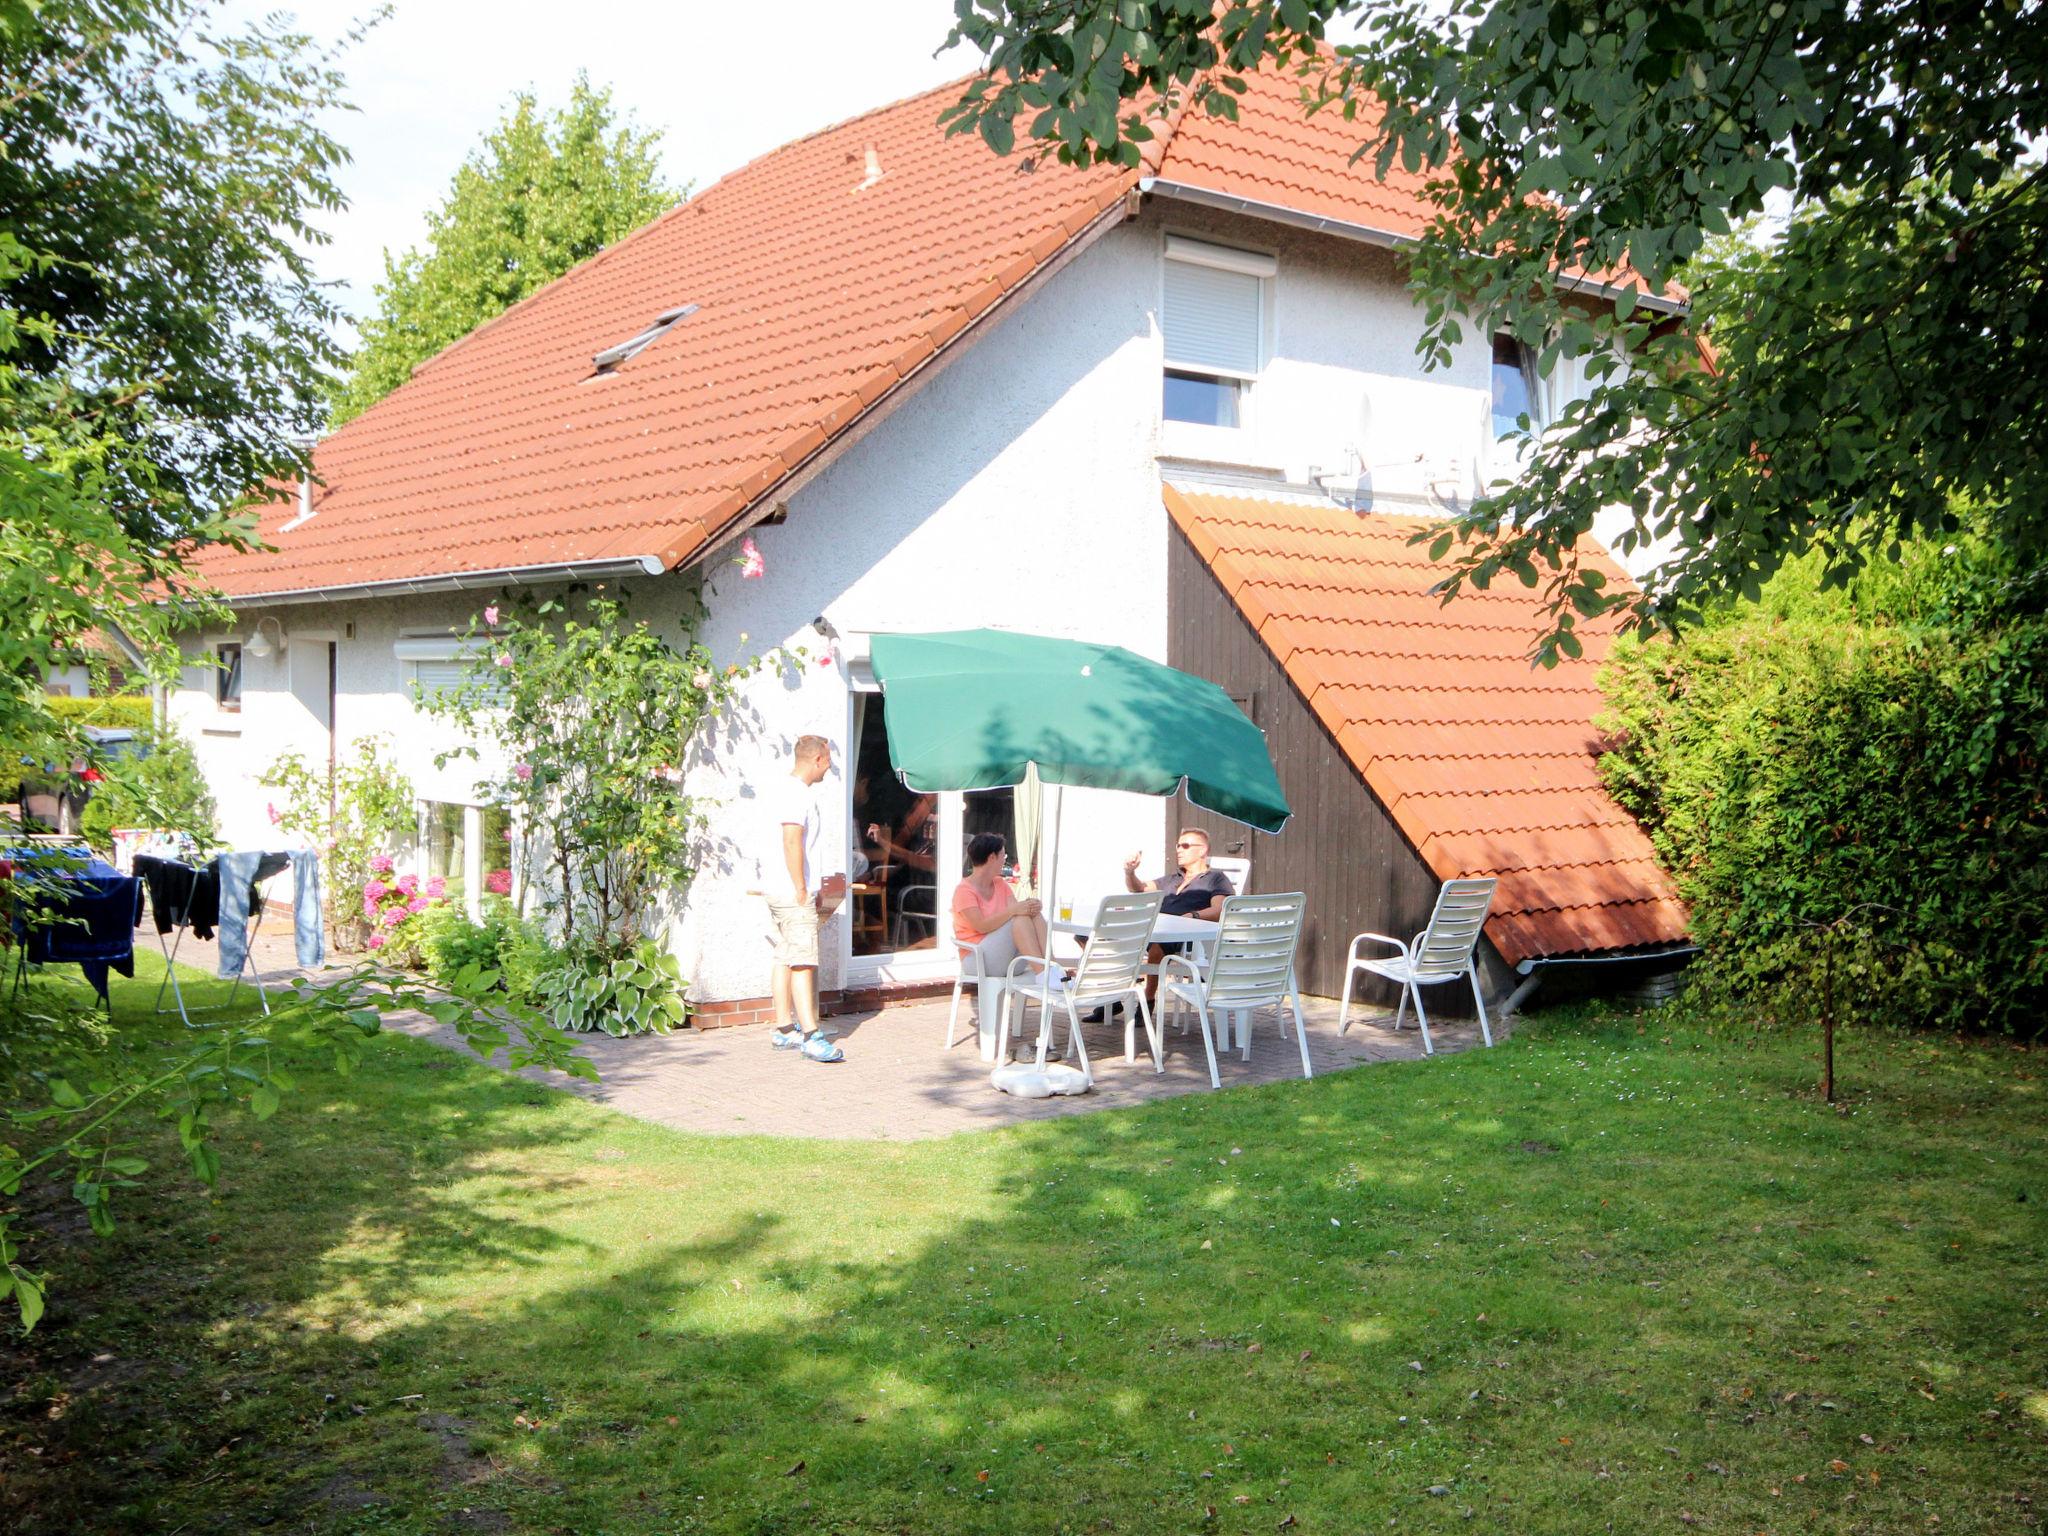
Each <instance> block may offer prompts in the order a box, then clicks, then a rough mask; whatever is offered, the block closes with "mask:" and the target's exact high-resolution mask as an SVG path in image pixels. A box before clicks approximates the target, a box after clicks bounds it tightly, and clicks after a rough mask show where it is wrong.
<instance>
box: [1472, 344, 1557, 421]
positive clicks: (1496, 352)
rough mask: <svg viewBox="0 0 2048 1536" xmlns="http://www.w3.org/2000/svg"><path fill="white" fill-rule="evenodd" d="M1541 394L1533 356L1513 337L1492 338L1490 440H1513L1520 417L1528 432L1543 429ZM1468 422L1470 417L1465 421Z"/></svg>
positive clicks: (1531, 352) (1533, 353) (1532, 353)
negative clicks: (1526, 424)
mask: <svg viewBox="0 0 2048 1536" xmlns="http://www.w3.org/2000/svg"><path fill="white" fill-rule="evenodd" d="M1542 401H1543V392H1542V391H1541V390H1540V389H1539V388H1537V379H1536V354H1535V352H1534V351H1532V350H1531V349H1530V348H1528V347H1526V346H1524V345H1523V344H1522V343H1521V342H1519V341H1517V340H1515V338H1514V337H1512V336H1496V337H1494V338H1493V438H1494V441H1495V442H1499V441H1500V440H1501V439H1502V438H1504V437H1512V436H1513V435H1514V434H1515V432H1516V431H1517V430H1518V427H1519V422H1520V418H1522V417H1524V416H1526V417H1528V418H1529V430H1530V431H1531V432H1541V431H1542V430H1543V406H1542ZM1468 419H1469V418H1468Z"/></svg>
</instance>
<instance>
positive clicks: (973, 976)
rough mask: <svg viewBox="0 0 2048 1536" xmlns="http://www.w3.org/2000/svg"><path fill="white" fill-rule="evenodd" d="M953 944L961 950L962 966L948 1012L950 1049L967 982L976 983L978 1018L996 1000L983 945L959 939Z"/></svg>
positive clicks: (947, 1036) (947, 1032)
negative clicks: (990, 983)
mask: <svg viewBox="0 0 2048 1536" xmlns="http://www.w3.org/2000/svg"><path fill="white" fill-rule="evenodd" d="M953 946H954V948H955V949H957V950H958V951H959V960H960V966H959V969H958V970H957V971H955V972H954V974H953V1006H952V1008H951V1009H950V1010H949V1011H948V1012H947V1014H946V1049H947V1050H949V1051H950V1050H951V1049H953V1040H954V1037H955V1035H956V1034H957V1033H958V1031H959V1027H960V994H961V993H962V992H963V991H964V990H966V987H967V983H968V982H970V981H971V982H973V983H974V1007H975V1015H976V1017H977V1018H979V1017H983V1016H984V1015H983V1013H982V1010H984V1009H986V1008H988V1007H989V1006H990V1005H991V1004H992V1003H993V1002H994V1001H995V1000H994V999H992V998H991V997H990V996H989V987H988V983H989V980H990V977H989V974H988V970H987V968H986V967H985V966H983V965H982V963H981V946H980V945H978V944H962V943H961V942H960V941H959V940H958V939H955V940H954V941H953ZM998 979H1000V978H998Z"/></svg>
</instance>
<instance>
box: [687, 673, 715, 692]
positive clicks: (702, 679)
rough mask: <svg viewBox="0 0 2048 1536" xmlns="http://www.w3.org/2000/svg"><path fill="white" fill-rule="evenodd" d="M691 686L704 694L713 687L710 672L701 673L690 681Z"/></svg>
mask: <svg viewBox="0 0 2048 1536" xmlns="http://www.w3.org/2000/svg"><path fill="white" fill-rule="evenodd" d="M690 685H691V686H692V687H693V688H695V689H696V690H697V691H698V692H699V693H703V692H704V691H706V690H707V689H709V688H710V686H711V674H710V673H709V672H699V673H698V674H697V675H696V676H695V677H693V678H691V679H690Z"/></svg>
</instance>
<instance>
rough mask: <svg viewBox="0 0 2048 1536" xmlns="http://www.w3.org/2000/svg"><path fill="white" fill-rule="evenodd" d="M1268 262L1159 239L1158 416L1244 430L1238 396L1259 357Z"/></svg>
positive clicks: (1262, 354)
mask: <svg viewBox="0 0 2048 1536" xmlns="http://www.w3.org/2000/svg"><path fill="white" fill-rule="evenodd" d="M1275 265H1276V264H1275V262H1274V260H1273V258H1272V257H1270V256H1261V255H1258V254H1257V253H1255V252H1252V251H1236V250H1231V249H1230V248H1229V247H1227V246H1221V245H1206V244H1204V243H1202V242H1201V241H1198V240H1184V239H1182V238H1181V237H1180V236H1178V235H1169V236H1167V238H1166V280H1165V285H1164V293H1163V294H1162V302H1161V310H1160V321H1159V329H1160V332H1161V334H1162V336H1163V337H1164V339H1165V344H1166V377H1165V381H1164V387H1163V391H1162V398H1161V414H1162V415H1163V416H1164V417H1165V419H1166V420H1168V421H1186V422H1193V423H1195V424H1197V425H1199V426H1205V427H1238V426H1242V425H1243V424H1244V402H1245V396H1246V394H1247V392H1248V390H1249V388H1250V385H1251V382H1252V381H1253V380H1254V379H1256V378H1257V377H1258V375H1259V369H1260V367H1261V366H1262V365H1263V364H1264V362H1265V357H1266V307H1267V299H1268V286H1269V284H1270V282H1271V280H1272V276H1273V273H1274V270H1275Z"/></svg>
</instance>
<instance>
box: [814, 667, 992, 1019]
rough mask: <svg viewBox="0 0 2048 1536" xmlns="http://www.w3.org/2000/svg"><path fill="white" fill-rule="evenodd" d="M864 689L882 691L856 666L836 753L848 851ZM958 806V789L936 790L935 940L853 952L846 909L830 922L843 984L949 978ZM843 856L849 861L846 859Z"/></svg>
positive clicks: (952, 964)
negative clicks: (951, 858)
mask: <svg viewBox="0 0 2048 1536" xmlns="http://www.w3.org/2000/svg"><path fill="white" fill-rule="evenodd" d="M863 693H871V694H873V695H874V696H875V697H876V698H880V697H881V689H880V688H878V687H876V686H875V685H874V684H873V683H872V682H867V681H863V679H862V678H861V677H860V675H859V674H858V673H857V672H856V674H855V676H854V679H853V686H852V687H850V688H848V689H847V691H846V737H845V740H846V749H845V751H844V752H843V753H841V757H842V759H843V764H844V770H845V771H844V772H842V773H841V774H840V776H839V778H840V783H841V785H842V786H843V787H842V789H841V792H840V816H841V820H842V821H843V823H844V825H845V826H846V828H847V836H848V841H849V846H848V848H847V852H848V853H849V854H850V853H852V851H853V849H852V847H851V839H852V835H853V784H854V780H855V779H856V778H858V777H859V774H858V773H857V771H856V769H857V767H858V762H857V759H856V756H855V754H857V753H858V752H859V751H860V743H859V742H858V741H856V740H854V735H853V721H854V698H855V695H857V694H863ZM960 808H961V800H960V795H959V793H958V791H955V790H946V791H944V792H942V793H941V794H940V795H939V832H938V854H937V857H936V858H935V859H934V860H933V869H932V884H933V885H934V886H935V887H936V888H937V896H936V899H935V901H934V902H933V906H934V908H935V909H936V911H937V914H938V925H939V931H938V938H939V942H938V943H937V944H936V945H934V946H933V947H932V948H930V949H899V950H891V951H887V952H885V953H882V954H876V955H856V954H855V953H854V952H853V922H852V919H851V916H850V915H849V917H848V920H847V921H845V922H843V923H835V924H834V925H833V926H834V927H835V928H836V929H837V930H838V932H839V975H840V978H841V980H840V985H841V986H842V987H849V988H852V987H861V988H865V987H875V986H883V985H887V984H889V983H892V982H910V981H944V980H950V979H951V978H952V976H953V975H954V972H955V969H956V964H957V962H956V961H955V959H954V955H953V947H952V945H951V944H949V943H948V942H947V935H948V931H949V930H948V927H947V916H946V911H947V906H948V900H947V898H948V897H949V896H950V895H951V894H952V889H953V886H954V885H955V884H956V883H957V882H958V881H959V878H960V877H959V876H958V875H953V876H952V877H951V879H948V878H947V877H948V874H949V870H948V868H947V862H946V850H947V849H948V848H955V849H957V848H958V847H959V846H960V818H961V809H960ZM848 862H849V863H851V860H849V861H848ZM852 903H853V898H852V896H850V895H849V896H848V897H847V909H848V912H849V914H850V913H851V909H852Z"/></svg>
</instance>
